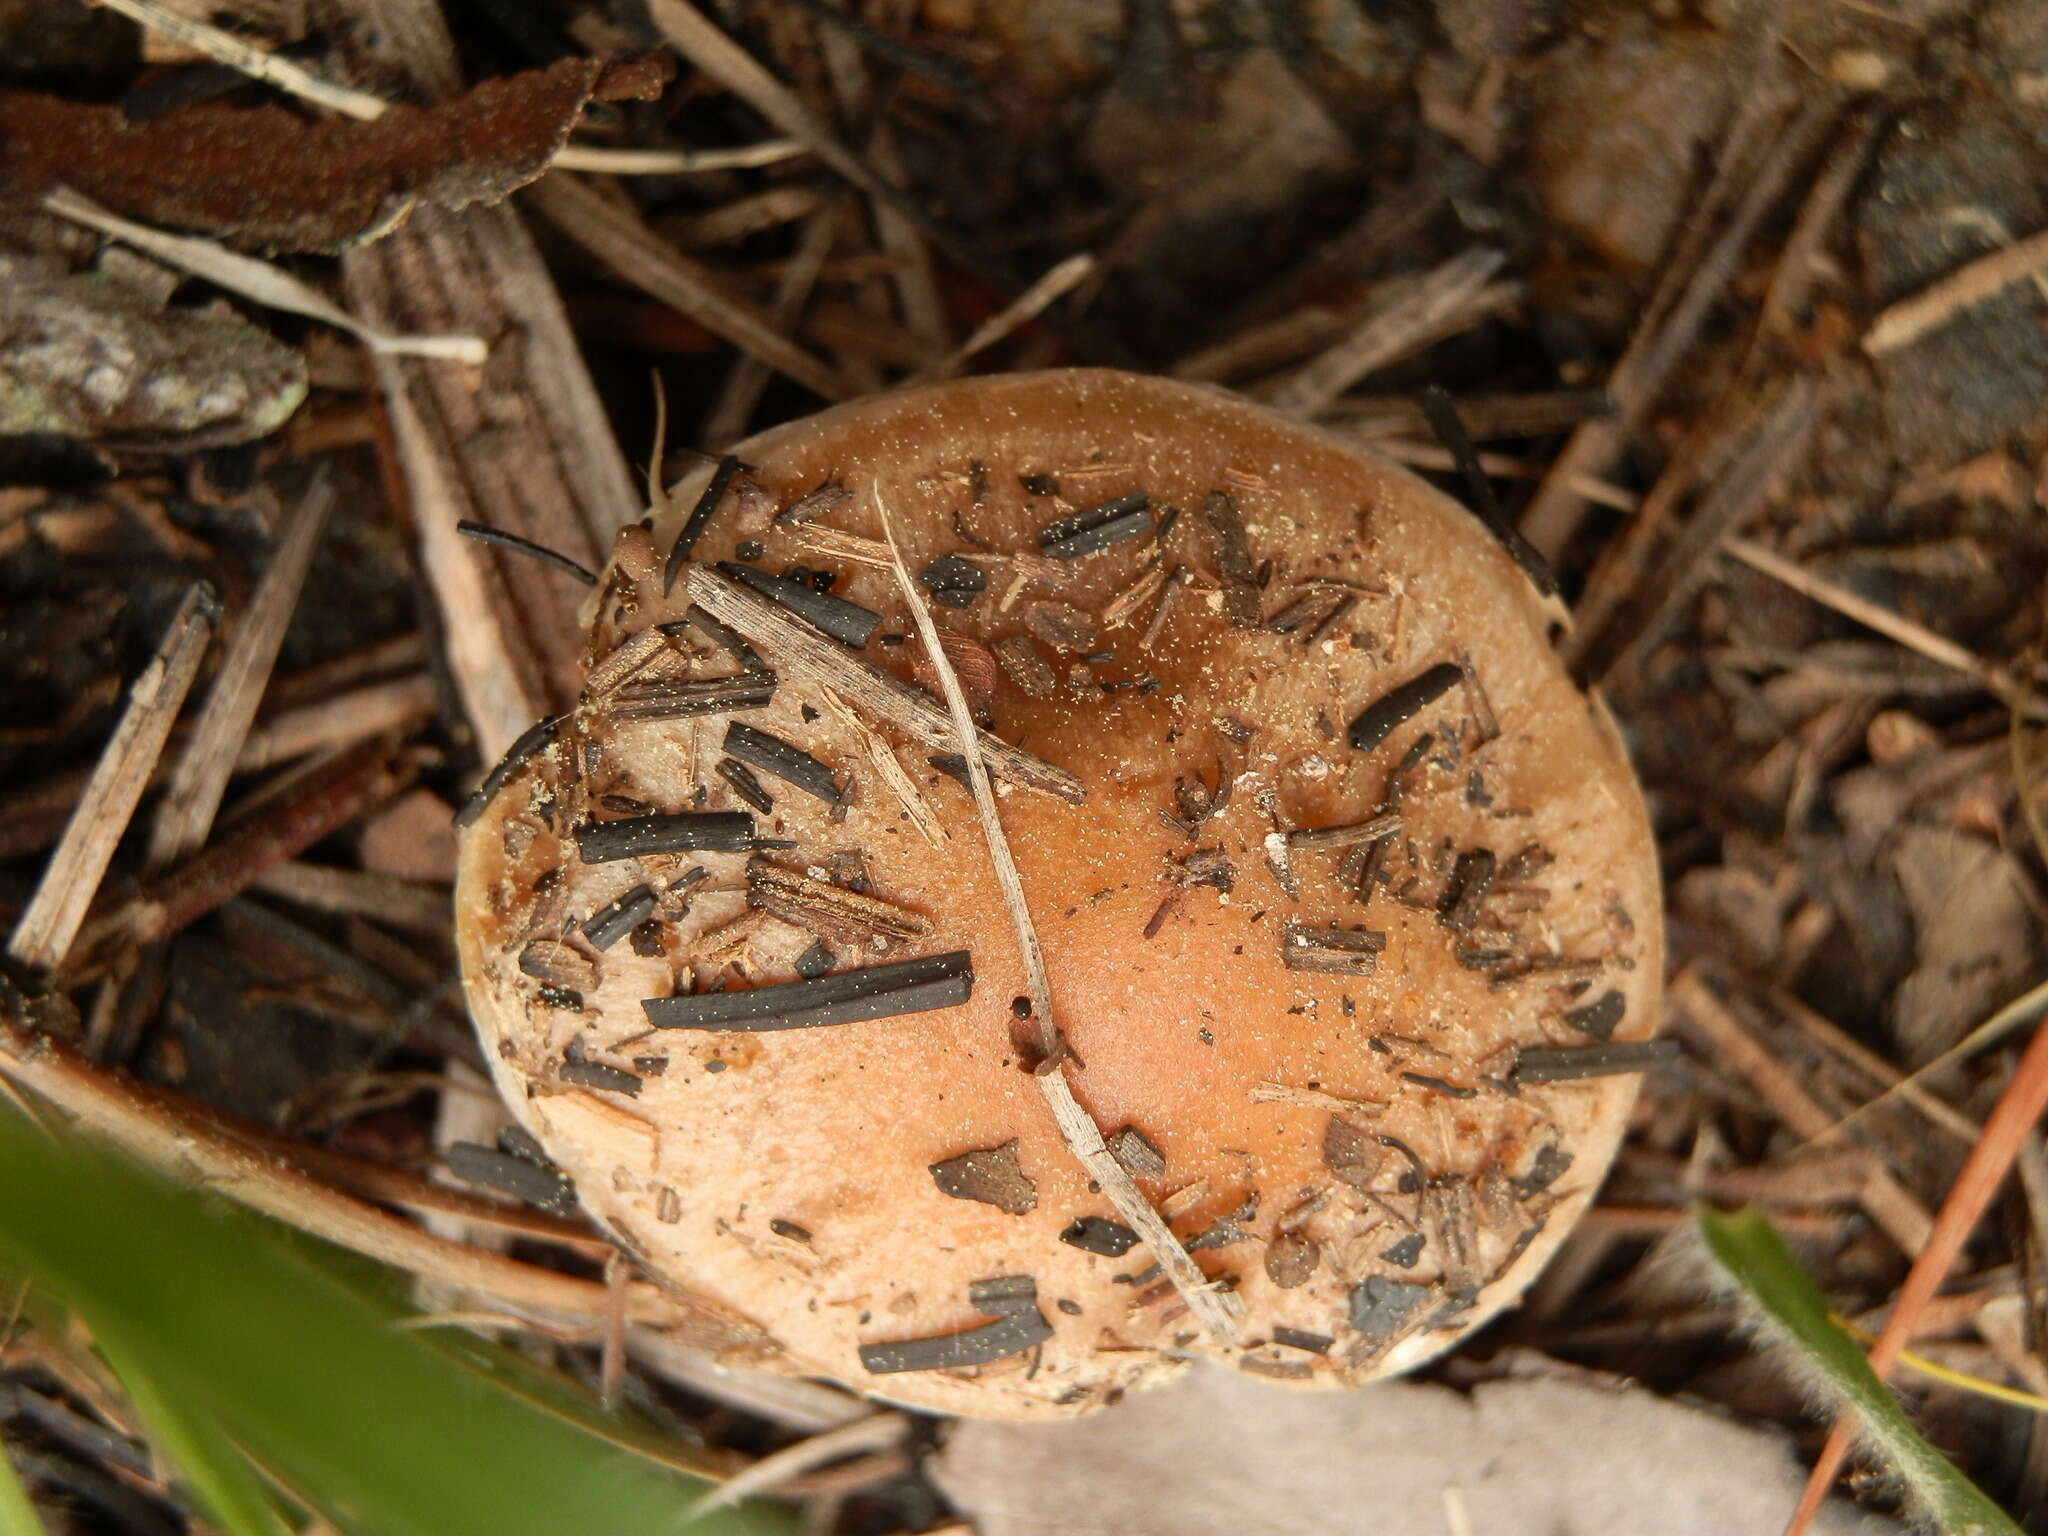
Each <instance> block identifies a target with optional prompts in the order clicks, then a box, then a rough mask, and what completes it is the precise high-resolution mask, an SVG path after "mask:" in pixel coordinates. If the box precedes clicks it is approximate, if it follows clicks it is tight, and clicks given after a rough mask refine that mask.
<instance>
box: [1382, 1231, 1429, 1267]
mask: <svg viewBox="0 0 2048 1536" xmlns="http://www.w3.org/2000/svg"><path fill="white" fill-rule="evenodd" d="M1424 1241H1425V1239H1424V1237H1423V1235H1422V1234H1421V1233H1420V1232H1410V1233H1409V1234H1408V1235H1407V1236H1406V1237H1404V1238H1401V1239H1399V1240H1398V1241H1396V1242H1395V1243H1394V1244H1393V1245H1392V1246H1391V1247H1387V1248H1383V1249H1381V1250H1380V1257H1381V1258H1382V1259H1385V1260H1386V1261H1387V1262H1388V1263H1389V1264H1392V1265H1394V1266H1395V1267H1396V1268H1398V1269H1413V1268H1414V1267H1415V1261H1416V1260H1417V1259H1419V1258H1421V1257H1422V1245H1423V1243H1424Z"/></svg>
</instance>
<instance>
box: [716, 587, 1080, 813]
mask: <svg viewBox="0 0 2048 1536" xmlns="http://www.w3.org/2000/svg"><path fill="white" fill-rule="evenodd" d="M682 587H683V590H684V591H685V592H686V593H688V594H689V596H690V599H691V600H692V601H693V602H696V603H699V604H701V605H702V606H703V607H704V609H705V610H706V611H707V612H708V613H710V614H711V616H712V617H713V618H715V619H719V620H721V621H722V622H724V623H726V624H729V625H731V626H732V627H733V628H734V629H736V630H738V631H739V632H740V633H741V634H742V635H744V636H745V637H746V638H747V639H748V640H750V641H752V642H753V643H754V644H755V645H757V646H759V647H760V648H761V650H762V651H763V652H764V653H765V654H766V655H767V657H768V660H769V664H770V665H771V666H773V667H774V669H775V671H776V673H777V674H778V675H779V676H782V677H785V678H787V679H788V680H789V681H791V682H793V683H798V684H803V683H814V684H816V685H818V686H820V687H824V688H829V689H831V690H832V691H833V692H834V693H837V694H838V695H839V696H840V697H841V698H843V699H845V700H846V701H847V702H848V703H849V704H852V705H854V706H855V707H856V708H859V709H862V710H865V711H867V713H869V714H871V715H875V716H878V717H879V718H881V719H883V720H886V721H888V722H889V723H890V724H891V725H893V726H895V727H897V728H898V729H899V730H903V731H908V732H909V733H910V734H911V735H912V736H915V737H916V738H917V739H918V740H919V741H921V742H923V743H924V744H925V745H926V746H927V747H929V748H930V749H931V750H933V751H935V752H945V751H950V750H951V749H952V748H953V747H954V745H955V732H954V729H953V724H952V721H951V720H950V719H949V718H948V717H947V714H946V711H945V709H944V708H943V707H941V706H940V705H938V704H935V703H933V702H932V700H931V698H930V696H929V695H927V694H925V693H923V692H921V691H919V690H918V689H916V688H913V687H912V686H911V685H910V684H908V683H906V682H904V681H903V680H902V679H901V678H898V677H895V676H892V675H891V674H889V673H887V672H884V671H882V670H881V669H880V668H879V667H874V666H870V665H869V664H868V663H866V662H864V661H862V660H861V659H860V658H859V657H857V656H854V655H852V654H851V653H849V652H848V651H846V650H845V649H843V648H842V647H841V646H840V645H839V644H838V643H837V642H836V641H833V640H828V639H827V638H825V637H824V636H823V635H821V634H819V633H818V632H817V631H816V630H814V629H812V628H811V627H810V626H809V625H807V624H805V623H804V622H803V620H801V619H799V618H797V617H796V616H795V615H794V614H792V613H790V612H789V611H788V610H787V609H784V608H782V607H779V606H778V605H776V604H775V603H772V602H770V601H769V600H768V599H767V598H765V597H761V596H759V595H758V594H756V593H753V592H749V591H748V590H747V589H746V588H744V587H742V586H741V585H740V584H739V583H738V582H736V581H733V580H731V579H730V578H728V577H726V576H723V575H721V574H719V573H718V572H717V571H714V570H711V569H709V568H707V567H705V566H701V565H692V566H691V567H690V568H689V570H688V571H687V572H685V573H684V575H683V578H682ZM934 645H936V642H934ZM978 739H979V746H980V751H979V754H978V755H979V756H981V757H982V758H983V759H985V760H986V761H987V763H988V765H989V767H990V768H991V769H992V770H993V771H994V772H996V773H998V774H1000V775H1001V776H1002V777H1004V778H1006V779H1008V780H1010V781H1011V782H1012V783H1014V784H1021V785H1023V786H1024V787H1025V788H1027V789H1035V790H1039V791H1041V792H1043V793H1045V794H1048V795H1056V796H1057V797H1059V798H1060V799H1062V800H1065V801H1068V802H1069V803H1070V804H1074V805H1079V804H1080V803H1081V801H1082V799H1083V798H1084V796H1085V791H1084V790H1083V789H1082V788H1081V781H1080V780H1079V779H1077V778H1075V777H1074V776H1073V775H1072V774H1071V773H1069V772H1067V770H1066V769H1064V768H1062V767H1060V766H1059V765H1058V764H1056V763H1049V762H1047V761H1046V760H1045V759H1044V758H1042V757H1039V756H1037V755H1035V754H1034V753H1030V752H1026V751H1024V750H1023V749H1022V748H1019V747H1013V746H1011V745H1010V744H1009V743H1008V742H1006V741H1002V740H1000V739H998V738H997V737H994V736H991V735H989V734H988V733H987V732H981V733H979V738H978Z"/></svg>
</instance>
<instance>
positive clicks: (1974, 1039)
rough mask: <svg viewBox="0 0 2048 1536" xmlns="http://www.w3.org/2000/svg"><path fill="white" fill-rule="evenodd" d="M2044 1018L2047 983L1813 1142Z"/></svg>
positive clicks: (1817, 1134)
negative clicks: (2017, 1030) (1894, 1096)
mask: <svg viewBox="0 0 2048 1536" xmlns="http://www.w3.org/2000/svg"><path fill="white" fill-rule="evenodd" d="M2043 1014H2048V981H2044V982H2040V983H2038V984H2037V985H2035V986H2032V987H2029V988H2028V989H2027V990H2026V991H2025V992H2023V993H2021V994H2020V995H2019V996H2018V997H2016V998H2014V999H2013V1000H2012V1001H2011V1002H2009V1003H2007V1004H2006V1005H2005V1006H2004V1007H2003V1008H2001V1009H1999V1010H1998V1011H1997V1012H1996V1013H1994V1014H1992V1015H1991V1017H1990V1018H1988V1019H1986V1020H1985V1021H1984V1022H1983V1023H1982V1024H1979V1025H1978V1026H1977V1027H1976V1028H1975V1029H1973V1030H1971V1031H1970V1032H1969V1033H1968V1034H1967V1035H1965V1036H1963V1038H1962V1039H1960V1040H1958V1041H1957V1042H1956V1043H1955V1044H1954V1045H1952V1046H1950V1047H1949V1048H1948V1049H1947V1050H1945V1051H1943V1052H1942V1053H1941V1054H1940V1055H1939V1056H1937V1057H1935V1058H1934V1060H1932V1061H1930V1062H1928V1063H1927V1065H1926V1066H1924V1067H1919V1068H1916V1069H1915V1070H1913V1071H1912V1072H1909V1073H1907V1074H1906V1075H1905V1076H1904V1077H1902V1078H1900V1079H1899V1080H1898V1081H1897V1082H1895V1083H1893V1084H1892V1085H1891V1086H1890V1087H1888V1088H1886V1089H1885V1090H1884V1091H1883V1092H1882V1093H1880V1094H1878V1095H1877V1097H1875V1098H1873V1099H1871V1100H1869V1101H1868V1102H1867V1103H1864V1104H1860V1105H1858V1106H1857V1107H1856V1108H1855V1109H1852V1110H1851V1111H1849V1113H1848V1114H1846V1115H1844V1116H1842V1118H1841V1119H1840V1120H1837V1121H1835V1122H1833V1123H1832V1124H1830V1125H1828V1126H1826V1127H1824V1128H1823V1129H1822V1130H1820V1131H1816V1132H1814V1133H1813V1134H1812V1139H1814V1140H1818V1139H1819V1138H1820V1137H1822V1136H1831V1135H1837V1134H1839V1133H1840V1132H1841V1131H1842V1130H1844V1129H1845V1128H1846V1127H1848V1126H1851V1125H1853V1124H1855V1123H1856V1122H1857V1121H1858V1120H1861V1119H1862V1118H1863V1117H1864V1116H1865V1115H1867V1114H1869V1113H1870V1112H1871V1111H1872V1110H1874V1109H1876V1108H1877V1107H1878V1106H1879V1105H1880V1104H1883V1103H1886V1102H1887V1101H1889V1100H1890V1099H1891V1098H1892V1096H1893V1095H1895V1094H1897V1095H1902V1096H1903V1095H1907V1094H1909V1093H1911V1092H1912V1091H1913V1090H1915V1089H1917V1088H1918V1087H1919V1086H1920V1084H1921V1083H1922V1082H1924V1081H1925V1080H1926V1079H1927V1078H1930V1077H1933V1076H1935V1075H1936V1074H1937V1073H1940V1072H1944V1071H1946V1070H1948V1068H1950V1067H1953V1066H1955V1065H1956V1064H1957V1063H1958V1062H1963V1061H1968V1060H1969V1059H1970V1058H1971V1057H1972V1056H1974V1055H1976V1054H1977V1053H1978V1052H1979V1051H1988V1050H1990V1049H1991V1047H1992V1046H1994V1045H1996V1044H1997V1043H1998V1042H1999V1041H2001V1040H2003V1039H2004V1038H2005V1037H2006V1036H2007V1035H2009V1034H2011V1033H2012V1032H2013V1031H2014V1030H2016V1029H2023V1028H2025V1027H2026V1026H2027V1025H2029V1024H2032V1023H2034V1022H2036V1021H2037V1020H2039V1019H2040V1018H2041V1016H2042V1015H2043ZM1973 1129H1974V1128H1973Z"/></svg>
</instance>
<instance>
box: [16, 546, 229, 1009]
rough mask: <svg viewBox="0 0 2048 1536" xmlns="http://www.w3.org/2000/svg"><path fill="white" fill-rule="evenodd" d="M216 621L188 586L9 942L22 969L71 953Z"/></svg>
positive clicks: (202, 590)
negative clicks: (73, 943)
mask: <svg viewBox="0 0 2048 1536" xmlns="http://www.w3.org/2000/svg"><path fill="white" fill-rule="evenodd" d="M217 617H218V609H217V608H216V606H215V603H214V597H213V592H212V589H211V588H209V587H207V586H206V585H204V584H203V583H201V584H199V585H195V586H193V587H192V588H191V589H190V590H189V591H187V592H186V594H185V599H184V601H183V602H181V603H180V604H179V605H178V611H177V613H176V614H175V615H173V617H172V619H171V623H170V627H169V629H167V630H166V631H165V632H164V638H163V641H162V643H161V644H159V645H158V647H157V651H156V655H155V656H154V657H152V658H151V659H150V663H149V665H148V666H147V667H145V668H144V669H143V671H142V675H141V676H140V677H138V678H136V680H135V684H134V686H133V687H132V688H130V689H129V691H128V707H127V708H126V709H125V710H124V711H123V712H122V715H121V722H120V724H119V725H117V726H115V727H114V734H113V737H112V739H111V740H109V741H108V742H107V745H106V750H105V751H103V752H102V753H101V754H100V760H99V764H98V766H96V767H95V768H94V769H93V775H92V778H91V780H90V781H89V782H88V783H87V785H86V787H85V793H84V795H83V796H82V797H81V798H80V800H79V802H78V808H77V809H76V810H74V811H73V812H72V813H71V820H70V822H69V824H68V825H67V826H66V827H65V829H64V836H63V839H62V840H61V841H60V842H59V843H58V844H57V851H56V853H55V854H54V855H52V856H51V859H50V863H49V867H48V868H47V869H45V870H44V872H43V878H42V880H41V882H40V883H39V884H38V885H37V887H36V893H35V895H34V896H33V897H31V898H30V900H29V904H28V908H27V910H26V911H24V912H23V913H22V915H21V921H20V922H19V923H17V924H16V925H15V929H14V933H13V935H12V937H10V938H9V939H8V942H7V953H8V955H9V956H10V957H11V958H12V959H14V960H16V961H18V962H20V963H21V964H22V965H25V966H28V967H30V968H32V969H36V970H55V969H56V968H57V966H59V965H60V964H62V963H63V960H64V956H65V955H66V954H67V953H68V952H69V951H70V949H71V941H72V940H73V939H75V938H76V937H77V936H78V930H79V927H80V926H81V925H82V924H83V923H84V922H85V914H86V912H87V910H88V909H89V908H90V907H91V906H92V899H93V896H94V895H95V894H96V893H97V892H98V890H99V888H100V881H101V880H102V879H103V878H104V877H105V875H106V872H107V865H108V864H109V863H110V862H111V861H112V859H113V857H114V849H115V847H116V845H117V844H119V843H120V841H121V834H122V833H123V832H125V831H127V829H128V823H129V821H130V820H131V819H132V818H133V817H134V815H135V807H136V806H137V804H139V803H140V802H141V799H142V796H143V793H144V791H146V790H147V789H148V788H149V785H150V781H151V780H152V779H153V778H154V777H155V776H156V769H157V761H158V759H159V758H160V757H161V756H162V755H163V750H164V743H165V742H166V741H168V740H169V739H170V734H171V726H172V723H173V722H174V721H176V719H177V718H178V710H179V708H180V707H181V706H182V705H183V704H184V702H185V695H186V694H187V693H188V692H190V691H191V688H192V682H193V679H194V678H196V677H197V676H198V675H199V663H200V661H201V660H202V659H203V658H204V657H205V655H206V647H207V643H208V642H209V641H210V640H211V639H212V638H213V628H214V623H215V620H216V618H217Z"/></svg>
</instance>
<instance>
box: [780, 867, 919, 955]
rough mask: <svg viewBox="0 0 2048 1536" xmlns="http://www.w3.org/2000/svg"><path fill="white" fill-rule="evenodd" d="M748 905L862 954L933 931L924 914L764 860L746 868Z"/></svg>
mask: <svg viewBox="0 0 2048 1536" xmlns="http://www.w3.org/2000/svg"><path fill="white" fill-rule="evenodd" d="M747 900H748V902H749V903H751V904H752V905H753V906H756V907H759V908H760V909H761V910H762V911H764V912H772V913H774V915H775V916H777V917H779V918H781V919H782V920H783V921H784V922H787V923H793V924H795V925H796V926H797V927H799V928H801V929H803V930H804V931H805V932H807V933H816V934H823V935H825V936H827V937H829V938H833V939H837V940H840V941H842V942H845V943H848V944H852V945H857V946H860V947H863V948H865V947H868V946H870V945H872V944H874V943H875V942H876V941H878V940H879V941H881V942H882V943H884V944H885V945H893V944H900V943H902V942H904V941H905V940H908V939H919V938H923V937H924V936H925V935H926V934H928V933H930V932H931V930H932V924H931V919H930V918H928V917H926V916H925V915H924V914H923V913H921V912H914V911H912V910H911V909H910V908H909V907H903V906H898V905H897V904H896V903H895V902H893V901H884V900H883V899H882V898H881V897H879V896H870V895H865V894H863V893H861V892H859V891H850V890H847V889H846V888H845V887H843V886H839V885H834V884H833V883H832V882H830V881H829V880H819V879H815V878H813V877H812V876H810V875H807V874H803V873H800V872H798V871H796V870H790V869H784V868H782V867H781V866H780V865H777V864H772V863H770V862H769V861H768V860H766V859H760V858H756V859H753V860H751V861H749V863H748V864H747Z"/></svg>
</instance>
